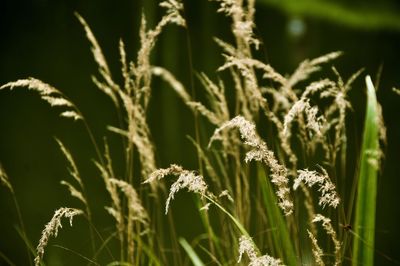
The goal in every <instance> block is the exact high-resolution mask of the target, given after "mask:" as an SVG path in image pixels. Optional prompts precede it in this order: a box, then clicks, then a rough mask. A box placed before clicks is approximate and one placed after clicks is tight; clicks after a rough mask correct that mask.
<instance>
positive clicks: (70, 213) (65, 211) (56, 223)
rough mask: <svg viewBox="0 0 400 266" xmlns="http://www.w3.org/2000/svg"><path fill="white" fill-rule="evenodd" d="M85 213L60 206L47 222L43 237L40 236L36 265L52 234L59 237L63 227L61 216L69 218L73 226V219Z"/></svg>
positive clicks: (36, 265)
mask: <svg viewBox="0 0 400 266" xmlns="http://www.w3.org/2000/svg"><path fill="white" fill-rule="evenodd" d="M80 214H83V211H81V210H78V209H73V208H60V209H58V210H56V212H55V213H54V216H53V218H51V220H50V222H49V223H48V224H46V226H45V228H44V230H43V231H42V237H41V238H40V241H39V245H38V246H37V248H36V253H37V256H36V258H35V266H39V265H40V262H41V260H42V258H43V255H44V248H45V247H46V246H47V243H48V242H49V239H50V237H51V236H54V237H57V234H58V230H59V229H60V228H62V225H61V218H63V217H65V218H69V224H70V225H71V226H72V219H73V217H74V216H76V215H80Z"/></svg>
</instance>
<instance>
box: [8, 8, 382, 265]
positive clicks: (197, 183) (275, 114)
mask: <svg viewBox="0 0 400 266" xmlns="http://www.w3.org/2000/svg"><path fill="white" fill-rule="evenodd" d="M213 2H216V3H213V4H214V5H215V6H216V7H217V12H219V13H222V14H224V15H225V16H227V17H228V18H229V19H230V21H231V22H232V23H231V31H232V35H233V37H234V41H233V43H228V42H226V41H224V40H221V39H218V38H216V39H215V42H216V43H217V45H218V46H220V48H221V50H222V52H221V53H222V56H223V58H224V63H223V64H222V65H221V66H220V67H219V68H218V69H217V70H216V71H217V73H216V74H217V76H218V77H219V78H217V79H214V78H212V77H211V75H208V74H206V73H199V74H198V75H197V77H196V76H194V74H193V73H192V75H193V76H192V77H191V78H192V79H193V80H194V79H196V78H197V79H198V81H199V83H200V84H201V85H202V89H204V94H205V95H206V97H204V98H205V99H207V102H203V101H198V100H197V98H196V97H195V95H194V93H193V87H192V88H191V89H188V88H186V87H185V85H184V84H182V83H181V82H180V81H179V78H177V77H175V76H174V75H173V73H171V72H170V71H168V70H167V69H165V68H163V67H162V66H154V65H153V64H152V62H151V53H152V50H153V48H154V47H155V45H156V42H157V39H158V37H159V36H160V34H162V32H163V31H164V29H165V27H170V26H173V25H174V26H175V27H176V26H178V27H182V28H183V29H184V30H185V31H188V30H189V28H188V27H189V26H188V24H187V22H186V18H185V12H184V5H183V4H182V2H180V1H178V0H166V1H162V2H161V3H160V7H161V8H163V10H164V15H163V16H162V18H161V19H160V21H159V22H158V23H157V24H156V26H155V27H154V28H151V29H149V27H148V26H147V21H146V18H145V16H144V15H143V16H142V20H141V26H140V30H139V37H140V48H139V50H138V51H137V56H136V59H135V60H132V61H130V60H128V58H127V54H126V51H125V45H124V42H123V41H122V40H121V41H120V45H119V51H120V63H121V77H122V83H121V84H119V83H118V82H117V81H116V80H118V79H115V78H114V77H113V75H112V73H111V70H110V67H109V66H108V63H107V60H106V58H105V56H104V55H103V52H102V50H101V47H100V45H99V43H98V42H97V40H96V38H95V36H94V34H93V33H92V31H91V30H90V27H89V25H88V23H87V22H86V21H85V20H84V18H82V17H81V16H80V15H79V14H76V17H77V19H78V20H79V21H80V23H81V24H82V26H83V29H84V31H85V33H86V36H87V39H88V40H89V42H90V45H91V51H92V53H93V58H94V60H95V62H96V64H97V66H98V73H97V75H94V76H93V77H92V79H93V82H94V84H95V85H96V87H97V88H98V89H99V90H100V91H102V92H103V93H104V94H106V95H107V96H108V97H109V98H110V100H111V101H112V103H113V104H114V106H115V108H116V110H117V113H118V115H119V124H118V125H107V129H108V130H109V131H110V132H113V133H115V134H116V135H117V136H120V144H121V146H122V147H123V150H124V159H123V163H122V165H123V167H124V169H123V170H122V171H121V169H118V171H116V169H115V166H114V164H115V162H113V160H115V159H114V158H115V157H114V155H113V153H112V149H110V148H109V144H108V141H107V139H106V138H104V143H102V144H100V143H98V139H99V138H97V137H95V136H94V133H93V132H92V130H91V127H90V121H87V120H86V118H85V115H84V114H83V113H82V112H81V111H80V109H79V108H78V107H77V106H76V105H75V104H74V103H73V102H72V101H71V100H70V99H68V98H67V97H66V96H65V95H64V94H63V93H62V92H61V91H59V90H57V89H56V88H54V87H53V86H51V85H49V84H47V83H45V82H43V81H40V80H38V79H34V78H27V79H21V80H17V81H14V82H9V83H7V84H5V85H3V86H1V87H0V90H5V89H14V88H25V89H29V90H32V91H35V92H37V93H39V95H40V97H41V99H43V100H44V101H46V102H48V103H49V104H50V105H51V106H52V107H58V108H59V110H61V113H60V116H61V117H64V118H68V119H73V120H75V121H77V122H78V123H83V124H84V126H85V127H84V128H85V130H86V134H88V136H89V137H90V140H91V143H92V144H93V149H94V150H95V152H96V156H97V157H96V158H88V162H90V159H92V162H93V163H94V165H95V166H96V168H97V169H98V175H99V176H100V177H101V178H102V180H103V182H104V188H105V191H107V193H108V201H109V204H108V206H105V207H104V211H105V212H107V213H108V214H109V215H110V216H111V217H112V218H113V221H114V224H112V226H113V232H111V233H110V234H109V235H108V236H106V237H103V236H102V235H101V234H100V233H99V230H98V228H97V222H96V220H95V219H94V217H93V215H92V209H93V205H91V204H90V201H89V199H88V195H87V193H86V187H85V184H86V186H87V181H85V178H86V177H83V176H81V175H80V172H79V169H78V167H77V164H76V163H75V161H74V151H69V150H68V149H67V148H66V147H65V146H64V144H63V143H62V142H61V141H60V140H57V143H58V145H59V147H60V149H61V152H62V153H63V154H64V156H65V157H66V159H67V162H68V166H69V172H70V175H71V177H72V179H71V180H70V181H62V184H63V185H65V186H66V187H67V189H68V190H69V192H70V194H71V196H72V197H75V198H77V199H78V200H79V202H80V207H74V208H65V207H63V208H60V209H58V210H57V211H56V212H55V214H54V216H53V218H52V219H51V220H50V222H49V223H48V224H47V225H46V226H45V229H44V230H43V233H42V237H41V239H40V240H39V244H38V246H37V248H36V251H33V252H32V255H33V256H35V259H34V263H35V265H41V264H43V263H44V262H45V261H46V251H45V248H46V246H47V245H48V243H49V242H50V241H53V240H52V239H50V236H57V232H58V229H59V228H60V227H61V226H62V223H61V218H62V217H67V218H70V222H71V225H72V218H73V217H74V216H76V215H81V216H82V217H84V218H85V220H86V221H87V223H88V230H87V231H88V236H87V237H88V238H90V239H91V240H90V242H91V245H92V253H91V254H79V255H80V256H81V257H83V258H84V259H85V263H87V262H90V263H92V264H101V265H103V264H106V265H182V264H184V262H185V261H188V260H190V261H191V262H192V263H193V264H194V265H205V264H216V265H232V264H236V263H243V264H248V265H302V264H306V265H310V264H312V265H314V264H316V265H325V264H327V265H330V264H333V265H340V264H348V263H350V262H351V263H352V264H353V265H359V264H362V265H371V264H373V250H374V237H373V235H374V223H375V206H376V199H375V197H376V196H375V195H376V177H377V174H378V169H379V167H380V157H379V156H378V155H379V154H380V149H379V137H380V136H379V134H378V131H377V124H378V123H379V124H380V125H381V126H383V124H382V123H383V121H382V119H381V116H380V115H379V112H378V111H377V110H378V107H377V102H376V97H375V90H374V88H373V86H372V83H371V80H370V79H369V78H367V84H366V85H367V95H368V103H367V113H366V120H365V121H366V122H365V126H364V133H363V136H362V138H363V145H362V148H361V150H360V151H359V153H358V154H359V157H360V174H359V177H358V178H357V180H356V182H354V189H352V191H353V196H352V197H350V198H351V199H350V200H344V199H343V198H342V197H341V195H340V192H341V191H344V190H346V191H347V190H348V189H344V188H343V187H341V186H345V184H346V183H349V182H339V181H340V180H345V179H348V176H344V173H345V172H346V171H345V169H346V167H348V161H349V160H353V159H352V158H347V154H348V152H347V149H348V144H349V143H350V142H349V143H348V142H347V134H348V132H347V131H346V123H347V122H348V119H347V117H346V115H347V112H348V111H349V110H350V109H351V103H350V101H349V97H348V93H349V91H350V90H351V88H352V85H353V82H354V81H355V80H356V79H357V78H358V76H360V75H361V73H362V71H357V72H356V73H355V74H354V75H352V76H351V77H349V78H348V79H347V80H344V79H343V78H342V76H341V75H340V74H339V71H338V70H337V69H336V68H333V67H329V64H331V62H332V61H333V60H335V59H337V58H338V57H340V56H341V53H340V52H332V53H329V54H326V55H322V56H320V57H318V58H314V59H306V60H304V61H303V62H302V63H301V64H300V65H299V66H298V68H296V69H295V70H294V71H293V73H292V74H290V75H282V74H280V73H279V72H277V71H276V70H275V69H274V68H273V67H272V66H271V65H269V64H266V63H264V62H262V61H260V60H259V59H257V58H256V57H255V56H253V54H254V53H255V52H256V51H257V50H258V49H259V47H260V46H261V45H262V42H261V41H260V40H259V38H258V36H256V34H255V33H254V28H255V24H254V15H255V11H256V10H255V1H254V0H248V1H241V0H215V1H213ZM188 36H189V34H188ZM189 43H190V41H189ZM222 72H224V73H222ZM225 72H226V73H225ZM324 76H325V77H324ZM221 77H224V79H222V78H221ZM321 77H322V78H321ZM153 79H159V80H161V81H162V82H165V84H167V85H168V86H170V87H171V88H172V90H173V91H174V92H176V95H177V97H179V98H180V99H181V100H182V101H183V103H185V105H186V106H187V108H188V109H189V110H191V111H192V112H193V114H194V115H193V117H194V120H195V122H194V123H195V127H196V134H195V137H194V138H191V141H192V143H193V145H194V146H195V149H196V151H197V157H198V161H199V165H198V168H199V169H197V170H189V169H186V168H185V167H183V166H180V165H178V164H175V163H179V162H170V166H169V167H167V168H160V166H159V162H158V161H157V155H156V147H155V146H154V144H153V141H152V134H151V130H150V127H149V125H148V110H149V108H150V106H151V105H150V104H149V103H150V102H151V94H152V89H153ZM232 95H233V96H234V97H232ZM186 122H187V121H185V123H186ZM210 126H211V127H213V128H214V132H211V131H209V130H207V129H208V128H210ZM204 132H205V133H204ZM203 133H204V134H203ZM205 135H207V137H205ZM381 137H383V136H382V135H381ZM206 143H208V145H206ZM118 165H121V164H118ZM355 167H356V166H355ZM116 173H123V176H117V174H116ZM0 176H1V181H2V183H3V184H4V185H5V186H6V187H7V188H9V190H10V191H11V193H12V194H13V189H12V186H11V184H10V182H9V179H8V177H7V175H5V173H4V171H3V170H2V171H1V175H0ZM169 180H171V181H169ZM85 182H86V183H85ZM182 190H187V191H189V192H192V193H193V194H194V195H195V197H194V202H195V205H196V206H197V207H198V212H197V213H198V214H197V215H198V219H199V220H200V221H201V223H202V225H203V230H204V231H203V233H202V234H200V235H199V236H198V237H197V238H194V239H189V241H187V240H186V237H185V236H181V235H178V233H177V219H185V217H184V215H185V210H180V209H176V208H174V207H175V206H174V202H173V201H174V199H175V197H176V195H177V194H178V193H180V192H181V191H182ZM355 195H357V196H355ZM16 206H17V205H16ZM17 208H18V206H17ZM353 208H355V209H356V213H355V215H354V217H353V215H352V213H351V211H349V210H352V209H353ZM171 210H173V211H172V212H171ZM345 213H350V216H347V217H346V215H345ZM164 215H165V216H164ZM75 219H79V218H78V217H76V218H75ZM346 220H350V222H351V221H354V227H355V228H356V229H355V236H356V237H354V238H353V239H352V241H353V243H352V244H353V245H349V244H348V243H347V238H346V235H345V234H342V233H339V232H340V231H341V230H343V223H344V222H343V221H346ZM163 221H168V225H165V224H164V222H163ZM363 227H364V228H368V230H363V229H357V228H363ZM21 229H22V232H23V235H24V236H26V235H25V231H24V227H23V223H22V220H21ZM65 248H67V247H65ZM171 249H172V250H173V252H168V250H171ZM103 253H108V254H110V256H109V257H108V258H109V259H108V260H106V261H101V260H100V259H99V257H100V255H101V254H103ZM101 258H102V259H103V257H101Z"/></svg>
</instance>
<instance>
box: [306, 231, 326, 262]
mask: <svg viewBox="0 0 400 266" xmlns="http://www.w3.org/2000/svg"><path fill="white" fill-rule="evenodd" d="M307 232H308V236H309V237H310V239H311V243H312V253H313V256H314V260H315V263H316V264H317V265H318V266H325V263H324V261H323V260H322V256H323V255H324V252H323V251H322V249H321V247H320V246H319V245H318V241H317V239H316V238H315V236H314V235H313V233H311V232H310V231H309V230H307Z"/></svg>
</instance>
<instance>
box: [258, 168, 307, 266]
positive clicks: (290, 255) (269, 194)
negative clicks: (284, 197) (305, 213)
mask: <svg viewBox="0 0 400 266" xmlns="http://www.w3.org/2000/svg"><path fill="white" fill-rule="evenodd" d="M257 172H258V178H259V182H260V187H261V190H262V194H263V200H264V205H265V209H266V213H267V217H268V222H269V225H270V226H271V228H272V229H274V230H272V231H271V234H272V240H273V242H274V246H275V248H276V251H277V255H279V258H281V259H282V260H283V261H284V263H285V264H287V265H299V264H298V260H297V257H296V253H295V251H294V247H293V243H292V239H291V238H290V234H289V230H288V227H287V224H286V220H285V218H284V217H283V214H282V212H281V210H280V209H279V206H278V204H277V202H278V201H277V199H276V196H275V192H274V190H273V188H272V185H271V182H270V181H269V180H268V178H267V177H266V175H265V170H264V169H263V168H262V166H261V165H260V164H257ZM275 229H276V230H275Z"/></svg>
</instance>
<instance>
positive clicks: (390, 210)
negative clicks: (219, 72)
mask: <svg viewBox="0 0 400 266" xmlns="http://www.w3.org/2000/svg"><path fill="white" fill-rule="evenodd" d="M157 2H158V1H155V0H120V1H109V0H25V1H23V0H1V1H0V84H4V83H6V82H8V81H12V80H16V79H19V78H26V77H36V78H39V79H41V80H43V81H45V82H47V83H49V84H51V85H53V86H55V87H57V88H58V89H59V90H61V91H63V92H64V93H65V94H66V95H67V96H68V97H69V98H70V99H72V100H73V102H74V103H75V104H76V105H77V106H79V108H80V109H81V111H82V113H83V114H84V115H85V116H86V118H87V120H88V121H89V123H90V126H91V127H92V129H93V131H94V132H95V135H96V136H97V137H98V141H99V142H100V143H101V141H102V136H108V137H109V139H110V142H111V144H112V145H114V146H116V147H118V143H119V142H118V141H119V138H118V137H116V136H114V135H113V134H112V133H110V132H108V131H107V129H106V126H107V125H116V123H117V122H116V121H117V119H116V117H117V116H116V112H115V110H114V109H113V105H112V102H111V101H110V100H109V99H108V98H107V96H105V95H103V94H102V93H101V92H99V91H98V90H97V89H96V88H95V87H94V85H93V84H92V82H91V75H94V74H96V73H97V68H96V65H95V63H94V60H93V58H92V55H91V52H90V46H89V42H88V41H87V39H86V37H85V34H84V31H83V29H82V27H81V25H80V24H79V22H78V20H77V19H76V17H75V16H74V12H78V13H79V14H81V15H82V16H83V17H84V18H85V19H86V21H87V22H88V24H89V25H90V27H91V29H92V31H93V32H94V34H95V36H96V38H97V40H98V42H99V44H100V45H101V47H102V49H103V52H104V54H105V56H106V58H107V60H108V63H109V65H110V68H111V70H112V73H113V75H114V77H115V79H116V80H118V81H122V77H121V76H120V71H119V68H120V65H119V54H118V42H119V39H120V38H122V39H123V40H124V41H125V43H126V47H127V54H128V57H129V58H131V59H134V58H135V56H136V51H137V47H138V37H137V36H138V27H139V22H140V16H141V13H142V11H143V12H144V13H145V14H146V17H147V19H148V22H149V25H150V26H152V25H154V23H155V22H156V21H157V20H158V19H159V18H160V16H161V14H162V10H161V9H160V8H159V7H158V6H157ZM184 2H185V8H186V16H187V20H188V25H189V27H188V29H189V32H188V33H187V32H185V31H184V30H183V29H180V28H177V27H175V26H170V27H168V28H167V29H166V31H165V32H164V33H163V34H162V35H161V37H160V39H159V42H158V45H157V46H156V48H155V50H154V53H153V64H156V65H162V66H164V67H166V68H167V69H169V70H170V71H172V72H173V73H174V74H175V75H176V76H177V77H178V79H179V80H181V81H182V82H183V84H185V85H186V86H187V87H188V88H190V76H191V74H192V73H191V72H192V71H196V72H201V71H204V72H205V73H207V74H209V75H211V76H212V77H214V78H215V77H216V75H215V70H216V68H217V67H218V66H219V65H220V64H221V63H222V62H223V58H222V56H221V52H220V49H219V48H218V47H217V45H216V44H215V43H214V41H213V39H212V38H213V36H217V37H219V38H221V39H224V40H228V41H230V40H232V36H231V35H230V33H229V31H230V26H229V22H230V21H229V19H227V18H225V17H224V16H223V15H222V14H216V12H215V10H216V7H217V5H216V3H213V2H209V1H207V0H186V1H184ZM256 24H257V29H256V33H257V35H258V37H260V38H261V39H262V41H263V46H262V48H261V50H260V51H259V52H258V53H257V57H259V58H261V59H263V60H264V61H266V62H268V63H270V64H271V65H272V66H274V67H275V68H276V69H277V70H278V71H279V72H281V73H291V72H292V71H293V70H294V68H295V67H296V65H297V64H298V63H299V62H301V61H302V60H304V59H305V58H312V57H316V56H319V55H322V54H324V53H328V52H331V51H337V50H340V51H343V52H344V56H342V57H341V58H340V59H338V60H337V61H335V63H334V65H335V66H336V68H337V69H338V70H339V72H340V73H342V76H343V77H344V78H347V77H349V76H350V75H351V74H352V73H354V72H355V71H357V70H358V69H360V68H362V67H364V68H365V72H364V73H365V74H370V75H371V76H372V77H373V78H374V79H376V77H377V76H380V85H379V90H378V100H379V101H380V102H381V104H382V106H383V114H384V119H385V122H386V126H387V128H388V143H387V146H386V147H385V149H384V151H385V163H384V168H383V171H382V175H381V176H380V179H379V191H378V206H377V230H376V237H377V239H376V241H377V242H376V248H377V249H378V250H379V252H377V254H376V262H377V263H376V264H377V265H390V264H393V261H392V262H391V261H389V260H387V259H385V258H384V256H382V255H381V254H378V253H382V252H383V253H384V254H386V255H387V256H389V257H391V258H392V259H394V260H397V261H400V254H399V252H398V250H399V246H400V245H399V239H400V229H399V225H400V207H399V200H400V196H399V195H400V192H399V191H400V190H399V188H400V181H399V173H400V120H399V116H400V96H396V95H395V94H394V93H393V92H392V91H391V89H392V87H394V86H397V87H400V65H399V64H400V2H399V1H397V0H380V1H376V0H375V1H373V0H363V1H361V0H353V1H346V0H341V1H339V0H335V1H333V0H324V1H321V0H297V1H294V0H280V1H279V0H257V13H256ZM189 54H190V55H191V56H192V63H190V60H189V59H190V58H189ZM327 71H328V72H329V67H328V68H327ZM379 73H380V74H379ZM154 84H155V86H154V89H153V95H152V100H151V106H150V110H149V123H150V127H151V129H152V132H153V140H154V143H155V144H156V147H157V161H158V165H159V166H167V165H169V164H170V163H179V164H182V165H184V166H185V167H187V168H192V169H195V168H196V167H197V165H196V156H195V155H196V152H195V149H194V148H193V146H192V145H191V144H190V142H189V140H188V138H187V135H191V136H194V122H193V115H192V114H191V112H190V111H189V110H188V109H187V108H186V107H185V106H184V105H183V103H182V102H181V101H180V99H179V98H178V97H177V96H176V95H175V93H174V92H173V91H172V90H170V89H169V88H168V87H167V86H166V85H164V84H161V83H160V82H158V81H157V80H155V82H154ZM194 90H195V92H196V95H197V97H198V98H200V99H202V97H203V96H202V90H201V88H200V86H198V84H197V85H196V84H195V87H194ZM350 97H351V99H352V101H353V103H354V105H353V111H352V114H351V116H352V118H353V120H352V121H351V122H350V123H351V124H350V127H351V132H350V133H351V134H354V136H361V131H362V121H363V110H364V98H363V97H364V85H363V78H360V79H359V81H357V82H356V83H355V86H354V89H353V91H352V92H351V94H350ZM58 114H59V112H58V110H56V109H51V108H50V107H49V106H48V105H47V104H46V103H44V102H42V101H41V100H40V99H39V97H38V96H37V95H36V94H35V93H32V92H26V91H25V90H22V89H16V90H15V91H14V92H12V93H11V92H10V91H0V162H1V164H2V165H3V167H4V169H5V170H6V171H7V173H8V175H9V177H10V179H11V182H12V184H13V185H14V188H15V194H16V196H17V199H18V201H19V203H20V206H21V212H22V215H23V218H24V222H25V226H26V229H27V233H28V238H29V239H30V241H32V244H33V245H34V246H36V244H37V242H38V240H39V238H40V234H41V230H42V229H43V226H44V225H45V224H46V223H47V222H48V220H49V219H50V218H51V217H52V215H53V212H54V210H55V209H57V208H59V207H62V206H77V205H78V204H77V202H76V201H75V200H73V199H71V197H70V196H69V194H68V192H67V190H66V189H65V187H63V186H61V185H60V181H61V180H62V179H68V178H69V177H68V172H67V169H66V165H67V164H66V161H65V160H64V158H63V156H62V154H61V153H60V151H59V149H58V147H57V145H56V142H55V141H54V137H57V138H60V139H61V140H62V141H63V142H64V143H65V144H66V146H67V147H69V149H70V150H71V152H72V153H73V155H74V156H75V159H76V161H77V162H78V167H79V168H80V171H81V174H82V176H83V177H84V179H85V182H86V183H87V184H90V185H87V187H88V189H89V195H90V201H91V203H92V205H93V207H94V209H95V219H96V221H97V223H98V225H99V226H98V227H99V228H105V229H104V230H111V229H110V228H108V229H107V227H110V225H112V223H110V222H111V220H109V219H110V218H108V217H107V215H105V213H104V210H103V206H104V205H106V204H107V197H106V192H105V190H104V188H103V185H102V181H101V179H100V178H99V176H98V173H97V172H96V170H95V168H94V166H93V163H92V162H91V159H92V158H94V157H95V154H94V150H93V147H92V146H91V143H90V142H89V138H88V136H87V134H86V133H85V131H84V128H83V126H82V124H81V123H79V122H72V121H70V120H66V119H61V118H59V117H58ZM202 134H203V135H204V136H205V137H206V136H207V135H208V136H209V131H208V130H207V129H204V130H203V131H202ZM355 139H357V138H355ZM113 149H114V151H115V155H114V163H115V165H116V168H118V166H119V165H121V163H119V159H121V158H122V157H121V156H120V157H119V155H118V154H122V153H119V150H118V148H113ZM355 162H356V158H354V160H352V161H351V162H350V163H355ZM117 171H118V170H117ZM349 178H352V176H349ZM179 197H182V198H184V197H185V196H178V200H176V201H175V202H174V203H173V204H174V208H187V203H185V202H183V203H182V202H181V201H180V200H179ZM185 204H186V205H185ZM12 206H13V202H12V198H11V197H10V194H9V192H8V191H7V189H6V188H4V187H0V251H1V252H2V253H3V254H5V255H6V256H7V257H8V258H9V259H10V260H11V261H13V262H14V263H15V264H16V265H27V258H26V257H25V252H24V244H23V241H22V240H21V238H20V237H19V236H18V233H17V231H16V227H17V214H16V212H15V209H14V208H13V207H12ZM192 207H193V206H192ZM187 209H188V212H187V215H191V214H192V213H195V211H194V210H190V208H187ZM188 221H189V220H186V222H182V226H179V227H178V228H179V230H178V233H179V234H182V235H184V236H189V237H190V236H193V235H195V234H197V233H199V232H198V231H196V230H198V228H199V226H200V224H199V222H196V221H191V222H188ZM83 223H84V222H82V221H80V222H79V221H76V226H75V225H74V227H73V228H70V227H69V226H68V225H66V226H64V228H63V230H62V232H60V237H59V238H58V239H57V240H56V241H53V242H52V244H60V245H63V246H66V247H69V248H71V249H73V250H77V251H81V250H87V248H88V246H89V242H90V241H89V239H88V237H87V233H85V232H86V231H85V230H86V227H85V226H83V225H82V224H83ZM49 250H50V251H51V252H50V251H49V253H48V257H47V260H48V261H49V265H79V263H82V261H81V260H78V259H76V258H75V257H74V256H71V254H70V253H69V252H67V251H65V250H62V249H60V248H57V247H54V246H52V245H50V246H49ZM371 252H374V251H372V250H371ZM0 265H7V263H6V262H5V261H4V260H3V259H2V258H1V257H0Z"/></svg>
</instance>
